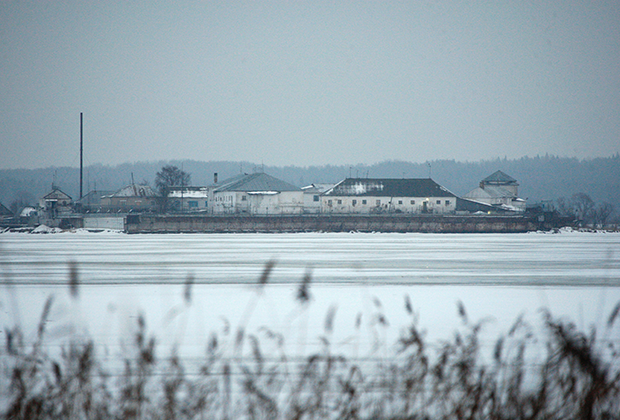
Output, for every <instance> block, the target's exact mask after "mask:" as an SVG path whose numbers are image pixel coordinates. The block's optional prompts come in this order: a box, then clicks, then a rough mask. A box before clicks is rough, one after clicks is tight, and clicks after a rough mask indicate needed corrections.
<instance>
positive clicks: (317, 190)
mask: <svg viewBox="0 0 620 420" xmlns="http://www.w3.org/2000/svg"><path fill="white" fill-rule="evenodd" d="M334 185H336V184H310V185H306V186H305V187H301V189H302V191H303V192H304V193H308V194H322V193H324V192H325V191H328V190H330V189H331V188H333V187H334Z"/></svg>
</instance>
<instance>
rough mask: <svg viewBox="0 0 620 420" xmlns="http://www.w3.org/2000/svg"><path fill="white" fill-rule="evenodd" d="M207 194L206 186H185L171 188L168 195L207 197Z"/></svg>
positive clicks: (176, 196)
mask: <svg viewBox="0 0 620 420" xmlns="http://www.w3.org/2000/svg"><path fill="white" fill-rule="evenodd" d="M208 195H209V188H207V187H186V188H183V190H181V189H180V188H178V189H173V190H172V191H170V195H169V197H173V198H207V197H208Z"/></svg>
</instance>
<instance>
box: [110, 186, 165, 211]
mask: <svg viewBox="0 0 620 420" xmlns="http://www.w3.org/2000/svg"><path fill="white" fill-rule="evenodd" d="M156 198H157V195H156V194H155V192H154V191H153V189H152V188H151V187H150V186H148V185H136V184H131V185H128V186H126V187H124V188H121V189H120V190H118V191H116V192H115V193H114V194H110V195H104V196H102V197H101V209H102V211H105V212H119V213H130V212H144V211H153V210H155V209H156V207H157V200H156Z"/></svg>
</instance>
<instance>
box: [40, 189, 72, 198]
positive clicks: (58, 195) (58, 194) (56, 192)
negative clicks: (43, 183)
mask: <svg viewBox="0 0 620 420" xmlns="http://www.w3.org/2000/svg"><path fill="white" fill-rule="evenodd" d="M43 199H44V200H49V201H55V200H71V196H69V194H67V193H65V192H63V191H61V190H60V188H57V187H54V188H53V189H52V191H50V192H49V193H47V194H45V195H44V196H43Z"/></svg>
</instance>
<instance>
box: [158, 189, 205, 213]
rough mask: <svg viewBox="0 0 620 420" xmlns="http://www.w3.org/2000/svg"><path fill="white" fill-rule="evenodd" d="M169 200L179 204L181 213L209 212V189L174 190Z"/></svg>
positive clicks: (177, 206)
mask: <svg viewBox="0 0 620 420" xmlns="http://www.w3.org/2000/svg"><path fill="white" fill-rule="evenodd" d="M168 198H169V199H170V200H171V201H173V202H176V203H178V205H176V206H175V207H176V208H178V209H180V210H181V212H190V213H191V212H205V211H208V210H209V188H208V187H183V188H182V189H181V188H180V187H179V188H175V189H173V190H172V191H171V192H170V194H169V195H168Z"/></svg>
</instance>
